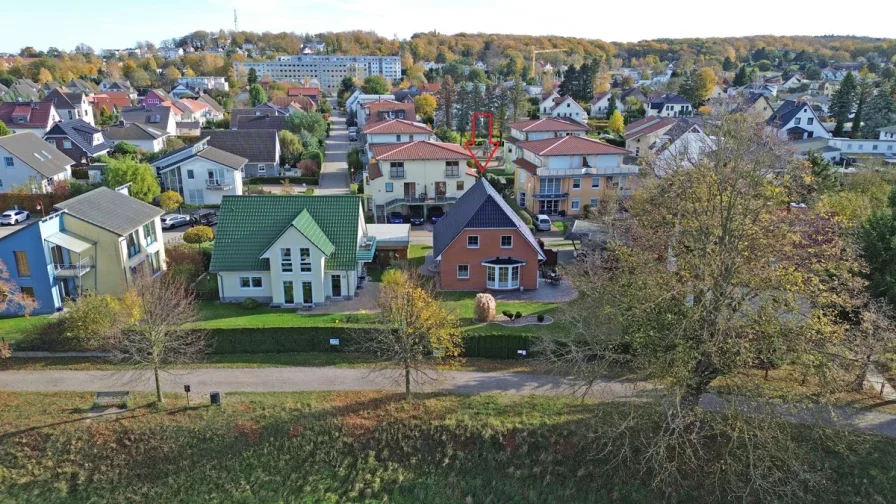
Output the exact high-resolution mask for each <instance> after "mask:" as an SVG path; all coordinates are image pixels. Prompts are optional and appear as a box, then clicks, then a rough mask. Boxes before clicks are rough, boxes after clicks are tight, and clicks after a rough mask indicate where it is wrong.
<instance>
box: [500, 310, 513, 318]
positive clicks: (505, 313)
mask: <svg viewBox="0 0 896 504" xmlns="http://www.w3.org/2000/svg"><path fill="white" fill-rule="evenodd" d="M501 315H504V316H505V317H507V318H509V319H510V320H513V312H512V311H507V310H503V311H502V312H501Z"/></svg>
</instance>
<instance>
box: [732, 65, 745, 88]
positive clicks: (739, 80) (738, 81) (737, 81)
mask: <svg viewBox="0 0 896 504" xmlns="http://www.w3.org/2000/svg"><path fill="white" fill-rule="evenodd" d="M733 84H734V85H735V86H736V87H742V86H746V85H747V65H741V66H740V68H739V69H738V70H737V74H735V75H734V82H733Z"/></svg>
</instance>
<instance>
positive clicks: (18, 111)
mask: <svg viewBox="0 0 896 504" xmlns="http://www.w3.org/2000/svg"><path fill="white" fill-rule="evenodd" d="M53 110H54V107H53V104H52V103H50V102H35V103H22V102H5V103H0V121H2V122H3V123H5V124H6V125H8V126H9V127H10V128H44V129H47V128H49V127H50V126H52V125H51V124H50V118H51V117H52V115H53ZM13 116H16V117H26V118H27V120H26V122H25V123H20V122H15V121H13Z"/></svg>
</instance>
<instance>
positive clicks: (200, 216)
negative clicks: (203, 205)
mask: <svg viewBox="0 0 896 504" xmlns="http://www.w3.org/2000/svg"><path fill="white" fill-rule="evenodd" d="M217 223H218V212H216V211H214V210H199V211H198V212H196V213H194V214H193V215H191V216H190V225H191V226H214V225H215V224H217Z"/></svg>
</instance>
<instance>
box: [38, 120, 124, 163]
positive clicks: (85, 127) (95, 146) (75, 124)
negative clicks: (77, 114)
mask: <svg viewBox="0 0 896 504" xmlns="http://www.w3.org/2000/svg"><path fill="white" fill-rule="evenodd" d="M96 134H99V135H100V138H101V141H100V142H98V143H94V142H93V138H94V136H95V135H96ZM51 136H65V137H67V138H68V139H70V140H71V141H72V142H74V143H75V144H76V145H77V146H78V147H80V148H81V150H83V151H84V152H86V153H87V154H89V155H91V156H96V155H99V154H102V153H103V152H106V151H108V150H109V149H111V148H112V145H110V144H109V143H108V142H107V141H106V138H105V136H103V132H102V130H100V129H99V128H96V127H93V126H91V125H90V123H88V122H86V121H85V120H84V119H76V120H74V121H65V122H60V123H56V124H55V125H53V127H52V128H50V131H48V132H47V134H46V135H44V138H46V137H51Z"/></svg>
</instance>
